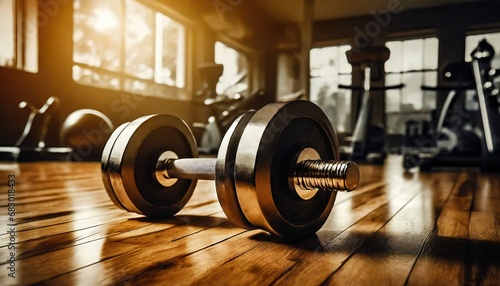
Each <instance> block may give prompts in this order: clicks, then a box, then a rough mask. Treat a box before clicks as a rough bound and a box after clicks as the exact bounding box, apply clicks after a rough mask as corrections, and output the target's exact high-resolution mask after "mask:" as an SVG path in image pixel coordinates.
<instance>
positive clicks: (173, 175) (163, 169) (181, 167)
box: [156, 158, 359, 192]
mask: <svg viewBox="0 0 500 286" xmlns="http://www.w3.org/2000/svg"><path fill="white" fill-rule="evenodd" d="M216 162H217V159H214V158H196V159H195V158H189V159H168V158H167V159H160V160H159V161H158V165H157V168H156V177H157V178H158V181H159V182H160V183H162V182H161V181H168V180H171V179H177V178H178V179H191V180H196V179H200V180H215V164H216ZM290 179H291V181H292V182H293V184H294V185H295V187H298V188H300V189H302V190H315V189H323V190H329V191H348V192H350V191H352V190H354V189H356V187H357V186H358V183H359V170H358V166H357V165H356V164H355V163H354V162H350V161H322V160H304V161H301V162H299V163H297V165H296V166H295V170H294V171H293V173H292V178H290Z"/></svg>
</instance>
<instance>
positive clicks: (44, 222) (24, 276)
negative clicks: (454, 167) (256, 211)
mask: <svg viewBox="0 0 500 286" xmlns="http://www.w3.org/2000/svg"><path fill="white" fill-rule="evenodd" d="M400 165H401V158H400V157H391V158H389V159H388V161H387V163H386V165H385V166H384V167H381V166H368V165H366V166H365V165H363V166H361V167H360V171H361V175H362V182H361V186H360V188H359V189H358V190H357V191H355V192H353V193H350V194H345V193H341V194H339V195H338V196H337V200H336V206H335V207H334V209H333V212H332V214H331V216H330V218H329V219H328V221H327V223H326V224H325V226H324V227H323V228H322V229H321V230H320V231H319V232H318V233H317V236H315V237H311V238H309V239H307V240H305V241H303V242H300V243H296V244H289V243H285V242H284V241H282V240H280V239H277V238H275V237H272V236H269V235H268V234H266V233H265V232H263V231H260V230H245V229H241V228H238V227H235V226H233V225H232V224H231V223H230V222H229V221H228V220H227V219H226V217H225V216H224V213H223V212H222V210H221V208H220V206H219V205H218V202H217V199H216V195H215V191H214V184H213V182H208V181H200V182H199V185H198V187H197V190H196V192H195V194H194V196H193V198H192V199H191V201H190V203H189V204H188V206H186V207H185V208H184V209H183V210H182V211H181V212H180V213H179V214H178V215H177V216H175V218H172V219H169V220H163V221H153V220H149V219H147V218H144V217H141V216H139V215H136V214H130V213H125V212H124V211H122V210H120V209H117V208H116V207H115V206H114V205H113V204H112V202H111V201H110V200H109V199H108V196H107V194H106V192H105V190H104V188H103V186H102V183H101V177H100V167H99V164H97V163H48V162H44V163H23V164H14V163H0V173H1V174H0V178H1V180H3V181H0V183H1V184H2V187H1V189H2V191H1V197H0V206H1V208H0V212H1V216H0V225H1V234H0V285H9V284H32V283H38V282H43V283H45V284H51V285H72V284H82V285H104V284H105V285H108V284H134V285H135V284H161V285H189V284H199V285H223V284H230V285H232V284H237V285H247V284H255V285H267V284H274V285H294V284H295V285H318V284H340V285H404V284H409V285H500V175H499V174H498V173H496V174H495V173H493V174H481V173H479V172H476V171H471V170H469V171H458V172H440V173H418V172H414V173H410V174H406V175H403V170H402V169H401V167H400ZM9 174H15V176H16V183H17V185H16V204H17V205H16V208H17V213H16V216H15V221H16V223H17V225H16V226H14V228H15V229H16V231H17V236H16V237H15V242H16V244H15V259H16V261H15V269H14V270H15V276H16V278H11V277H9V276H8V274H9V273H11V272H10V270H9V268H8V267H9V263H8V262H7V260H8V259H9V258H10V256H9V255H10V250H8V249H7V248H8V243H9V239H10V236H9V234H8V233H7V231H8V230H9V226H8V224H9V221H8V219H9V216H7V215H6V214H7V200H8V195H7V190H8V187H7V184H8V183H7V180H8V175H9ZM11 270H12V269H11Z"/></svg>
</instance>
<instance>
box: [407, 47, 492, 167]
mask: <svg viewBox="0 0 500 286" xmlns="http://www.w3.org/2000/svg"><path fill="white" fill-rule="evenodd" d="M494 55H495V50H494V48H493V47H492V46H491V45H490V44H489V43H488V42H487V41H486V40H484V39H483V40H481V41H480V42H479V44H478V46H477V47H476V49H474V50H473V51H472V53H471V57H472V61H471V62H459V63H451V64H449V65H447V66H446V67H445V68H444V69H443V71H444V73H443V76H444V78H445V79H447V80H448V81H450V82H453V83H454V86H453V87H449V86H447V87H441V86H437V87H428V86H423V87H422V89H425V90H444V91H448V92H449V93H448V95H447V97H446V101H445V103H444V105H443V109H442V110H441V112H440V114H439V118H438V119H437V124H436V125H435V127H434V128H429V124H428V123H424V128H418V127H417V128H416V125H418V123H417V122H407V131H406V136H405V148H404V156H403V166H404V167H405V168H406V169H411V168H413V167H416V166H420V168H421V169H422V170H430V169H431V168H432V167H473V166H475V167H479V168H482V169H484V170H491V169H498V168H499V167H500V166H499V162H500V126H499V125H498V122H500V105H499V101H500V99H499V90H498V89H497V88H496V87H495V84H494V80H495V78H496V77H498V75H499V74H498V71H497V70H496V69H494V68H492V67H491V60H492V59H493V57H494Z"/></svg>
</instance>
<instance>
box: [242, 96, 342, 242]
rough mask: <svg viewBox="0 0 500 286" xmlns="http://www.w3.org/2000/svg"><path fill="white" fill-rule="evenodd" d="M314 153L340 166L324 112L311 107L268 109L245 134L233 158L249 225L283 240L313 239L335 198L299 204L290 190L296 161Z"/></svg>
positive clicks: (326, 195)
mask: <svg viewBox="0 0 500 286" xmlns="http://www.w3.org/2000/svg"><path fill="white" fill-rule="evenodd" d="M306 148H312V149H314V150H315V151H316V152H317V153H318V154H319V156H320V157H321V159H322V160H339V159H340V156H339V151H338V148H339V147H338V141H337V137H336V135H335V131H334V130H333V128H332V126H331V124H330V121H329V120H328V118H327V116H326V115H325V114H324V112H323V111H322V110H321V109H320V108H319V107H318V106H317V105H315V104H313V103H311V102H309V101H294V102H290V103H275V104H270V105H267V106H265V107H264V108H262V109H261V110H259V111H257V113H256V114H255V115H254V116H253V117H252V119H251V120H250V122H249V123H248V124H247V127H246V128H245V130H244V132H243V134H242V136H241V140H240V144H239V146H238V152H237V155H236V166H235V169H236V171H235V174H236V180H235V182H236V192H237V195H238V200H239V202H240V204H241V209H242V210H243V213H244V214H245V217H246V218H247V219H248V221H249V222H250V223H251V224H252V225H254V226H257V227H260V228H263V229H265V230H267V231H269V232H271V233H274V234H277V235H279V236H282V237H285V238H287V239H300V238H303V237H305V236H309V235H311V234H313V233H315V232H316V231H317V230H318V229H320V228H321V226H322V225H323V224H324V223H325V221H326V219H327V218H328V216H329V214H330V212H331V209H332V207H333V204H334V202H335V197H336V192H330V191H325V190H319V191H318V192H317V193H316V194H315V195H314V196H313V197H312V198H310V199H303V198H301V197H300V196H299V195H298V194H297V192H296V191H295V190H294V189H292V188H291V187H290V185H289V180H290V176H291V174H293V170H294V169H295V165H296V160H297V157H298V155H299V154H300V153H301V152H302V151H303V150H304V149H306Z"/></svg>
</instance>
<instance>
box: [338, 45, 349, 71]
mask: <svg viewBox="0 0 500 286" xmlns="http://www.w3.org/2000/svg"><path fill="white" fill-rule="evenodd" d="M350 49H351V46H349V45H345V46H340V47H339V49H338V53H339V54H338V56H337V59H338V66H339V67H338V69H339V73H341V74H350V73H352V66H351V64H350V63H349V61H348V60H347V55H346V52H347V51H349V50H350Z"/></svg>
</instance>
